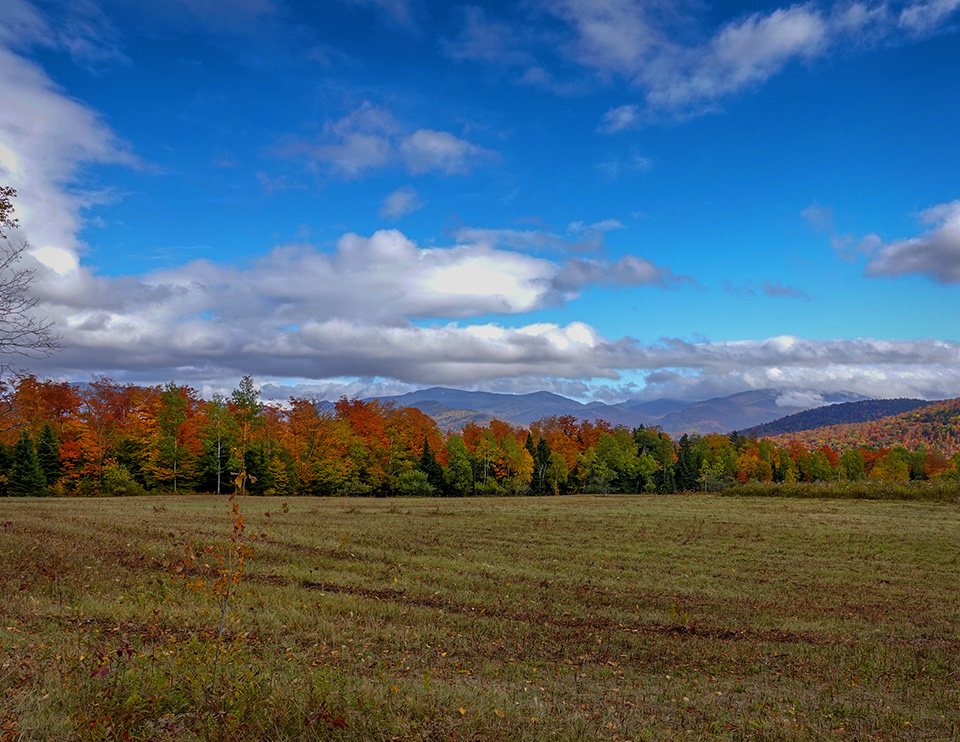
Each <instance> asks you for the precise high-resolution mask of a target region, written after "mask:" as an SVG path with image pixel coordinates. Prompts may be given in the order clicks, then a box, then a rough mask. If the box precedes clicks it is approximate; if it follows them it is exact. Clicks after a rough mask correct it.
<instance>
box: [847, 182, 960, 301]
mask: <svg viewBox="0 0 960 742" xmlns="http://www.w3.org/2000/svg"><path fill="white" fill-rule="evenodd" d="M920 220H921V221H922V222H923V223H924V224H927V225H930V226H931V227H932V229H930V230H928V231H926V232H924V233H923V234H921V235H919V236H917V237H911V238H908V239H905V240H898V241H895V242H890V243H887V244H880V243H879V238H877V240H876V243H875V244H874V245H873V257H872V258H871V259H870V261H869V262H868V263H867V265H866V269H865V274H866V275H867V276H872V277H875V276H903V275H907V274H916V275H921V276H926V277H927V278H929V279H930V280H932V281H936V282H938V283H960V201H952V202H950V203H944V204H940V205H938V206H934V207H932V208H930V209H927V210H926V211H924V212H922V213H921V214H920Z"/></svg>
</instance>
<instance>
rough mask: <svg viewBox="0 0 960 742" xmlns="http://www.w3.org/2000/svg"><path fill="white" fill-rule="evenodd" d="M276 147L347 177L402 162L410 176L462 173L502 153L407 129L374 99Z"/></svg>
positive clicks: (441, 133)
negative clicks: (314, 133) (312, 134)
mask: <svg viewBox="0 0 960 742" xmlns="http://www.w3.org/2000/svg"><path fill="white" fill-rule="evenodd" d="M275 152H276V154H277V155H279V156H281V157H284V158H286V159H291V160H294V161H298V162H303V163H304V164H305V165H306V166H307V167H309V168H311V169H314V170H322V169H323V168H329V169H330V170H331V171H333V172H334V173H336V174H338V175H340V176H342V177H346V178H360V177H363V176H366V175H368V174H370V173H372V172H374V171H376V170H382V169H385V168H390V167H397V166H403V167H404V169H405V170H406V171H407V172H408V173H410V174H411V175H422V174H424V173H428V172H439V173H443V174H445V175H455V174H459V175H463V174H466V173H469V172H471V171H472V170H473V169H475V168H477V167H479V166H481V165H484V164H487V163H489V162H492V161H495V160H497V159H499V157H500V155H499V154H498V153H497V152H495V151H493V150H489V149H485V148H483V147H480V146H478V145H476V144H473V143H472V142H468V141H467V140H465V139H460V138H459V137H456V136H454V135H453V134H451V133H449V132H446V131H436V130H434V129H417V130H416V131H414V132H412V133H410V134H404V133H403V127H402V126H401V125H400V124H399V123H398V122H397V121H396V120H395V119H394V118H393V116H391V115H390V113H389V112H387V111H385V110H384V109H382V108H379V107H377V106H374V105H372V104H371V103H369V102H364V103H363V104H361V105H360V106H358V107H357V108H356V109H355V110H354V111H352V112H351V113H349V114H348V115H346V116H344V117H343V118H341V119H339V120H336V121H328V122H327V123H326V124H325V125H324V127H323V134H322V136H321V137H319V138H317V139H313V140H305V139H300V138H296V137H287V138H285V139H284V140H282V141H281V142H280V143H279V144H278V146H277V147H276V148H275Z"/></svg>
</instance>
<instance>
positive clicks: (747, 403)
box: [658, 389, 854, 433]
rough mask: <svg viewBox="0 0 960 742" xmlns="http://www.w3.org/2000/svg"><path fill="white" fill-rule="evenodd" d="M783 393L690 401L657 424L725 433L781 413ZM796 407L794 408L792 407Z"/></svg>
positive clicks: (678, 429)
mask: <svg viewBox="0 0 960 742" xmlns="http://www.w3.org/2000/svg"><path fill="white" fill-rule="evenodd" d="M783 396H784V395H783V392H782V391H780V390H778V389H752V390H750V391H746V392H739V393H737V394H731V395H729V396H726V397H715V398H713V399H707V400H704V401H702V402H694V403H693V404H689V405H687V406H686V407H684V408H683V409H680V410H677V411H674V412H670V413H667V414H666V415H664V416H663V417H662V418H660V421H659V423H658V424H659V425H660V427H662V428H663V429H664V430H665V431H666V432H668V433H729V432H731V431H733V430H743V429H744V428H749V427H751V426H755V425H758V424H761V423H765V422H768V421H770V420H774V419H776V418H777V417H779V416H780V415H782V414H783V412H784V409H788V408H784V407H783V406H782V405H781V403H782V401H783ZM852 396H854V395H851V394H844V393H841V394H839V395H836V396H835V397H834V399H836V398H838V397H839V398H840V399H843V400H844V401H846V400H849V399H850V397H852ZM794 409H796V408H794Z"/></svg>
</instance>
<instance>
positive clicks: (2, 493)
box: [0, 443, 13, 497]
mask: <svg viewBox="0 0 960 742" xmlns="http://www.w3.org/2000/svg"><path fill="white" fill-rule="evenodd" d="M12 466H13V447H12V446H7V445H5V444H3V443H0V497H9V496H10V468H11V467H12Z"/></svg>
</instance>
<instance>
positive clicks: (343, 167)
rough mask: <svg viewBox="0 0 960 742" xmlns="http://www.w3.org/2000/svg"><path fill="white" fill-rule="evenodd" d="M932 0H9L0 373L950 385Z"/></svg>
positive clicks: (943, 42)
mask: <svg viewBox="0 0 960 742" xmlns="http://www.w3.org/2000/svg"><path fill="white" fill-rule="evenodd" d="M958 89H960V0H908V1H907V2H887V3H871V2H848V1H842V2H834V3H830V2H822V3H815V2H811V3H803V4H796V5H786V4H777V3H766V2H753V3H713V4H707V3H702V2H689V3H683V2H679V3H678V2H670V3H664V2H657V1H655V0H652V1H646V0H593V1H592V2H587V0H527V1H526V2H522V3H487V4H456V3H432V2H429V1H428V0H329V1H328V2H325V3H322V4H316V3H307V2H302V3H298V2H291V1H285V0H238V1H236V2H232V3H218V2H212V1H210V0H166V1H165V2H158V3H152V4H150V7H149V8H147V9H144V7H142V6H141V5H140V4H138V5H137V7H136V8H134V6H133V5H131V4H130V3H123V2H119V0H85V1H84V2H71V3H64V2H51V3H48V2H36V3H30V2H28V1H27V0H8V2H6V3H4V5H3V9H2V10H0V183H3V184H9V185H13V186H14V187H16V188H17V190H18V193H19V196H18V200H17V208H18V213H19V215H20V217H21V224H22V228H21V230H20V234H19V235H17V238H18V239H25V240H28V241H29V243H30V245H31V247H32V249H33V251H32V254H31V257H30V258H29V260H31V261H34V265H35V267H36V269H37V271H38V273H37V276H38V281H37V286H36V288H37V291H38V295H39V297H40V300H41V304H40V309H41V310H42V311H43V312H44V313H45V314H46V315H47V316H49V317H51V318H53V319H55V320H56V322H57V327H58V331H59V332H60V334H61V335H62V338H63V344H64V350H63V351H62V352H61V353H59V354H57V355H56V356H54V357H52V358H50V359H46V360H43V361H40V362H36V363H33V364H31V365H30V368H31V369H32V370H35V371H37V372H39V373H43V374H49V375H52V376H57V377H63V378H69V379H84V378H89V377H90V375H91V374H95V373H103V374H107V375H110V376H112V377H113V378H116V379H120V380H130V381H136V382H141V383H155V382H162V381H166V380H170V379H174V380H176V381H179V382H185V383H190V384H193V385H195V386H198V387H200V388H202V389H204V390H205V391H212V390H216V389H220V388H229V387H231V386H232V385H233V384H234V383H235V382H236V379H237V378H239V376H240V375H242V374H244V373H252V374H254V375H255V377H256V378H257V379H258V380H259V381H260V382H262V383H264V384H267V385H268V387H269V389H271V390H276V393H277V394H278V395H280V396H284V395H285V394H286V393H288V392H289V390H290V389H295V390H296V391H297V392H298V393H303V392H307V391H312V392H315V393H318V394H321V395H325V396H328V397H336V396H339V395H340V394H341V393H347V394H370V393H376V392H384V393H391V392H398V391H404V390H407V389H413V388H417V387H422V386H429V385H435V384H442V385H449V386H458V387H465V388H478V389H491V390H499V391H517V392H523V391H533V390H537V389H550V390H553V391H557V392H559V393H564V394H568V395H570V396H576V397H579V398H581V399H593V398H596V399H604V400H616V399H623V398H627V397H647V398H653V397H659V396H680V397H685V398H691V399H692V398H703V397H707V396H713V395H716V394H725V393H731V392H734V391H740V390H742V389H746V388H763V387H778V388H782V389H784V390H785V391H789V392H790V395H789V398H790V399H809V400H812V401H816V399H818V398H819V395H822V394H824V393H828V392H836V391H853V392H858V393H861V394H865V395H871V396H924V397H928V398H937V397H946V396H957V395H960V363H958V361H960V344H958V341H960V336H958V331H957V329H956V328H957V324H956V321H955V319H954V318H955V317H956V316H957V314H958V310H960V302H958V292H957V282H958V281H960V182H958V179H957V173H958V172H960V147H958V146H957V134H956V132H957V131H958V130H960V96H958V95H957V90H958Z"/></svg>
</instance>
